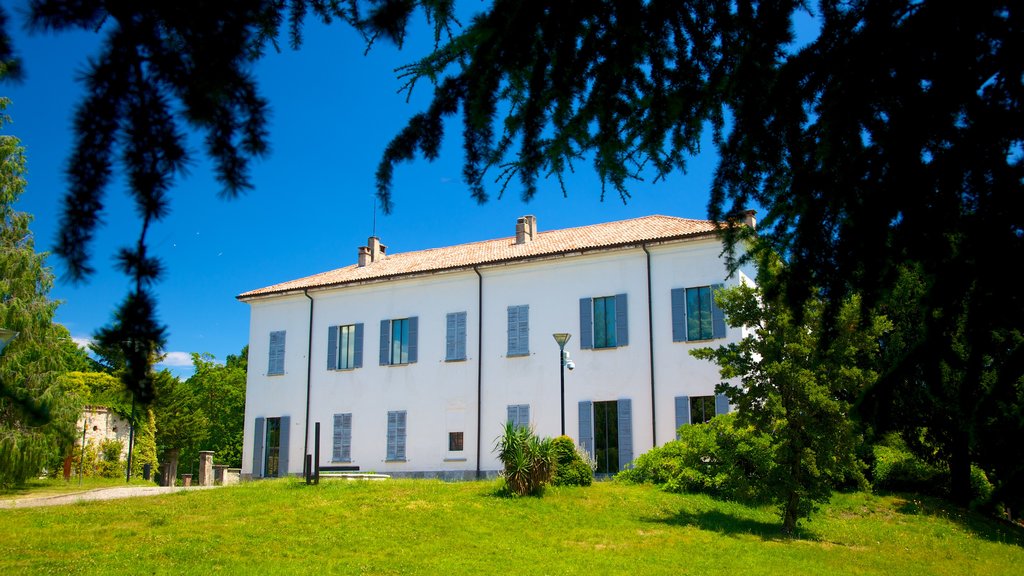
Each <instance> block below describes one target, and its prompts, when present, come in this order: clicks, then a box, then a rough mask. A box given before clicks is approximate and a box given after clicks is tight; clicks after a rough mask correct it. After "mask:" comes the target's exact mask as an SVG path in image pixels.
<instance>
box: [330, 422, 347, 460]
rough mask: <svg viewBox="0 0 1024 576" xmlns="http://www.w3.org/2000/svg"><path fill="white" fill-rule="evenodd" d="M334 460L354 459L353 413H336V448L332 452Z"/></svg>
mask: <svg viewBox="0 0 1024 576" xmlns="http://www.w3.org/2000/svg"><path fill="white" fill-rule="evenodd" d="M331 461H333V462H351V461H352V413H351V412H349V413H346V414H335V415H334V450H333V451H332V452H331Z"/></svg>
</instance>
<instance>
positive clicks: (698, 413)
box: [690, 396, 715, 424]
mask: <svg viewBox="0 0 1024 576" xmlns="http://www.w3.org/2000/svg"><path fill="white" fill-rule="evenodd" d="M714 417H715V397H714V396H690V424H704V423H707V422H709V421H710V420H711V419H712V418H714Z"/></svg>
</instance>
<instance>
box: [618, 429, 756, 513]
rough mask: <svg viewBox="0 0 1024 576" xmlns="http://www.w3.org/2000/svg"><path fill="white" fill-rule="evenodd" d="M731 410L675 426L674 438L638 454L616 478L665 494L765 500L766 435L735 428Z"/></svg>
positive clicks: (751, 500) (753, 500)
mask: <svg viewBox="0 0 1024 576" xmlns="http://www.w3.org/2000/svg"><path fill="white" fill-rule="evenodd" d="M735 420H736V418H735V414H724V415H720V416H716V417H715V418H713V419H712V420H711V421H710V422H708V423H707V424H699V425H688V426H682V427H680V428H679V439H678V440H674V441H671V442H668V443H666V444H665V445H664V446H661V447H658V448H654V449H652V450H650V451H648V452H646V453H645V454H643V455H641V456H640V457H639V458H637V459H636V460H635V461H634V462H633V465H632V467H631V468H628V469H626V470H624V471H622V472H620V473H619V474H618V475H617V476H616V478H617V479H620V480H623V481H626V482H632V483H650V484H655V485H657V486H661V487H662V488H663V489H665V490H668V491H670V492H702V493H705V494H711V495H713V496H716V497H720V498H726V499H731V500H741V501H745V502H762V501H765V500H767V499H768V497H769V494H768V493H767V492H766V491H765V487H766V486H767V479H768V476H769V474H770V473H771V471H772V468H773V467H774V447H773V446H772V443H771V438H769V437H768V436H767V435H766V434H759V433H757V432H755V431H754V430H753V429H751V428H744V427H738V426H736V423H735Z"/></svg>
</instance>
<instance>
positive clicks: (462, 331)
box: [444, 312, 466, 362]
mask: <svg viewBox="0 0 1024 576" xmlns="http://www.w3.org/2000/svg"><path fill="white" fill-rule="evenodd" d="M446 324H447V331H446V334H445V353H444V359H445V361H447V362H455V361H459V360H465V359H466V313H465V312H452V313H450V314H448V317H447V322H446Z"/></svg>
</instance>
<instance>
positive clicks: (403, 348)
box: [357, 316, 419, 366]
mask: <svg viewBox="0 0 1024 576" xmlns="http://www.w3.org/2000/svg"><path fill="white" fill-rule="evenodd" d="M418 332H419V319H418V318H417V317H416V316H411V317H409V318H401V319H396V320H381V322H380V365H381V366H389V365H390V366H396V365H402V364H413V363H415V362H416V358H417V353H416V350H417V345H416V337H417V333H418ZM357 342H358V339H357Z"/></svg>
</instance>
